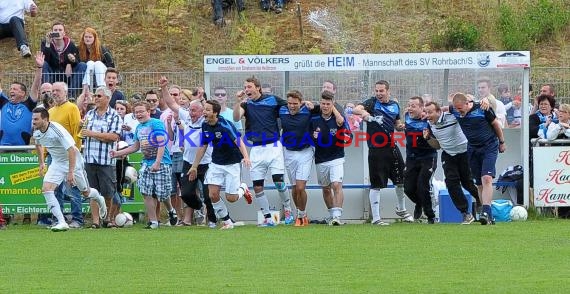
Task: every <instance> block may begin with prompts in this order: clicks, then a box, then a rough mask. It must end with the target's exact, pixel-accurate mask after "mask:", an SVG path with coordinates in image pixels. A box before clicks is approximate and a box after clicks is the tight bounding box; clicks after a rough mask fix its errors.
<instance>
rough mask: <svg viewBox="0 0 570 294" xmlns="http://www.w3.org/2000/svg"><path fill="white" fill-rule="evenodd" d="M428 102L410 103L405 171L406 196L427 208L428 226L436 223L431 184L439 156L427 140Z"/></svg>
mask: <svg viewBox="0 0 570 294" xmlns="http://www.w3.org/2000/svg"><path fill="white" fill-rule="evenodd" d="M423 112H424V101H423V99H422V97H418V96H415V97H412V98H410V99H409V100H408V112H407V113H406V115H405V121H406V129H405V132H406V169H405V171H404V192H405V193H406V195H408V197H409V198H410V200H412V202H414V203H415V204H416V206H418V205H419V206H420V207H422V208H423V211H424V214H425V215H426V217H427V218H428V224H434V223H435V213H434V211H433V206H432V201H431V194H430V186H431V185H430V181H431V177H432V175H433V173H434V171H435V169H436V167H437V152H436V150H435V149H433V148H432V147H431V146H430V145H429V144H428V142H427V141H426V139H424V137H423V131H424V130H426V129H429V124H428V121H427V119H422V115H423Z"/></svg>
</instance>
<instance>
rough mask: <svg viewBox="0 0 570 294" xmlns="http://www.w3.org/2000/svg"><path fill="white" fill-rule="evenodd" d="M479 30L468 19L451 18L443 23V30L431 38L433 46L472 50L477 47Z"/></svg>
mask: <svg viewBox="0 0 570 294" xmlns="http://www.w3.org/2000/svg"><path fill="white" fill-rule="evenodd" d="M480 36H481V32H479V29H478V28H477V27H476V26H475V25H474V24H472V23H470V22H469V21H466V20H463V19H459V18H451V19H450V20H448V21H447V22H446V23H445V27H444V29H443V30H441V31H439V32H438V33H437V34H436V35H435V36H433V38H432V45H433V47H434V48H441V49H446V50H454V49H464V50H468V51H474V50H477V49H479V38H480Z"/></svg>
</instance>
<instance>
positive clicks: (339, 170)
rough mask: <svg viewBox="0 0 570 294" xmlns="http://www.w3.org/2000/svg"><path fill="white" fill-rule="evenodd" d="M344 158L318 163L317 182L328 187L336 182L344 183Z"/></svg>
mask: <svg viewBox="0 0 570 294" xmlns="http://www.w3.org/2000/svg"><path fill="white" fill-rule="evenodd" d="M343 164H344V158H338V159H335V160H331V161H327V162H322V163H317V165H316V168H317V182H318V183H319V185H321V186H323V187H326V186H328V185H330V184H331V183H334V182H340V183H342V178H343V177H344V166H343Z"/></svg>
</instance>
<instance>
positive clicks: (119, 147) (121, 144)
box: [117, 141, 129, 150]
mask: <svg viewBox="0 0 570 294" xmlns="http://www.w3.org/2000/svg"><path fill="white" fill-rule="evenodd" d="M127 147H129V144H127V142H125V141H119V143H117V150H123V149H125V148H127Z"/></svg>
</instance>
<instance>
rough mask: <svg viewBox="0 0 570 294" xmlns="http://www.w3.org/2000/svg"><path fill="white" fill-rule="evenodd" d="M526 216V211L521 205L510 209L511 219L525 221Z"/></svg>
mask: <svg viewBox="0 0 570 294" xmlns="http://www.w3.org/2000/svg"><path fill="white" fill-rule="evenodd" d="M527 217H528V213H527V211H526V209H525V208H524V207H523V206H515V207H513V209H511V220H512V221H525V220H526V218H527Z"/></svg>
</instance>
